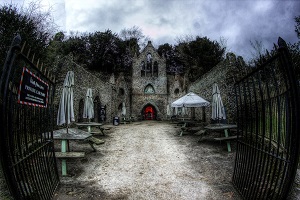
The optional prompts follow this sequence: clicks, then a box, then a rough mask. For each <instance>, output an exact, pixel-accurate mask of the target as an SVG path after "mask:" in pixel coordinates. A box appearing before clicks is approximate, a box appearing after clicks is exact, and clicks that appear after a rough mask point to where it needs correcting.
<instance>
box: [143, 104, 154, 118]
mask: <svg viewBox="0 0 300 200" xmlns="http://www.w3.org/2000/svg"><path fill="white" fill-rule="evenodd" d="M144 119H146V120H153V119H155V111H154V108H153V106H147V107H146V108H145V110H144Z"/></svg>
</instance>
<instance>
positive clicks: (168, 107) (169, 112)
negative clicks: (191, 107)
mask: <svg viewBox="0 0 300 200" xmlns="http://www.w3.org/2000/svg"><path fill="white" fill-rule="evenodd" d="M170 115H171V109H170V104H168V105H167V116H170Z"/></svg>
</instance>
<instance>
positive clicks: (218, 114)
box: [211, 83, 226, 122]
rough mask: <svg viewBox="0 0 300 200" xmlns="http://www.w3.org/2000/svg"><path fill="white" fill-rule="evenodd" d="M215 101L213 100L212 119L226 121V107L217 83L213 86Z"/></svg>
mask: <svg viewBox="0 0 300 200" xmlns="http://www.w3.org/2000/svg"><path fill="white" fill-rule="evenodd" d="M212 95H213V99H212V112H211V119H212V120H215V121H218V122H220V121H221V120H222V119H223V120H224V119H226V114H225V109H224V105H223V102H222V99H221V94H220V90H219V87H218V85H217V83H214V84H213V92H212Z"/></svg>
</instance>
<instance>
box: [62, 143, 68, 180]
mask: <svg viewBox="0 0 300 200" xmlns="http://www.w3.org/2000/svg"><path fill="white" fill-rule="evenodd" d="M61 152H67V141H66V140H62V141H61ZM61 173H62V175H63V176H66V175H67V161H66V159H62V160H61Z"/></svg>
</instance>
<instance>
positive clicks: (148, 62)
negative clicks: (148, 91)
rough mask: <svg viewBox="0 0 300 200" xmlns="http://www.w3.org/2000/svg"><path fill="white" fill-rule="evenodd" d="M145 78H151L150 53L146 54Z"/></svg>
mask: <svg viewBox="0 0 300 200" xmlns="http://www.w3.org/2000/svg"><path fill="white" fill-rule="evenodd" d="M146 76H147V77H151V76H152V55H151V54H150V53H148V54H147V67H146Z"/></svg>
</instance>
